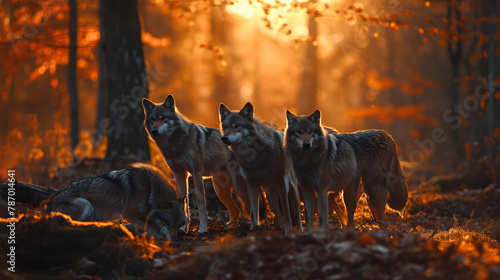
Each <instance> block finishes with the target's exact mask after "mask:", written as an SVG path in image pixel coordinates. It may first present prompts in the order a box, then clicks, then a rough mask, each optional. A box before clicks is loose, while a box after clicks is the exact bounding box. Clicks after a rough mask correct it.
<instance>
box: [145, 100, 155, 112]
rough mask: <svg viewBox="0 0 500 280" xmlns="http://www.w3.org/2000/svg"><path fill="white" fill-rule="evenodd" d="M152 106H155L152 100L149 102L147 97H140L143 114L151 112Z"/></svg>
mask: <svg viewBox="0 0 500 280" xmlns="http://www.w3.org/2000/svg"><path fill="white" fill-rule="evenodd" d="M154 107H155V104H154V103H153V102H151V101H150V100H149V99H147V98H143V99H142V108H144V114H145V115H147V114H149V112H151V110H153V109H154Z"/></svg>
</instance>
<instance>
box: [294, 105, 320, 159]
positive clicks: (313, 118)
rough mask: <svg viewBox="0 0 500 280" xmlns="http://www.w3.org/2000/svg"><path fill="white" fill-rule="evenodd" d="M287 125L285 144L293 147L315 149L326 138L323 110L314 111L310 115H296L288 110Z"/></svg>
mask: <svg viewBox="0 0 500 280" xmlns="http://www.w3.org/2000/svg"><path fill="white" fill-rule="evenodd" d="M286 119H287V127H286V130H285V134H286V136H285V146H286V147H288V148H292V149H304V150H309V149H314V148H316V147H317V146H318V145H319V144H320V142H321V141H322V140H324V138H325V131H324V129H323V126H322V125H321V112H320V111H319V110H316V111H314V113H312V114H311V115H309V116H296V115H294V114H293V113H291V112H290V111H288V110H287V111H286Z"/></svg>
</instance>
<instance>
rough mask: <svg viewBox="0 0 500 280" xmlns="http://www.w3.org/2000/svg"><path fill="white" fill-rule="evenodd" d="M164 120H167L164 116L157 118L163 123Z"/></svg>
mask: <svg viewBox="0 0 500 280" xmlns="http://www.w3.org/2000/svg"><path fill="white" fill-rule="evenodd" d="M166 118H167V117H165V116H160V117H159V119H160V121H164V120H165V119H166Z"/></svg>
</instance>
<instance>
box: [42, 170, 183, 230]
mask: <svg viewBox="0 0 500 280" xmlns="http://www.w3.org/2000/svg"><path fill="white" fill-rule="evenodd" d="M186 205H187V204H186V199H185V197H181V198H177V193H176V191H175V189H174V188H173V187H172V186H171V185H170V183H169V181H168V179H167V177H166V176H165V174H164V173H163V172H162V171H161V170H159V169H158V168H156V167H155V166H153V165H150V164H142V163H135V164H132V165H131V166H130V167H128V168H126V169H123V170H115V171H111V172H109V173H107V174H104V175H102V176H97V177H92V178H87V179H84V180H81V181H75V182H72V183H70V184H69V185H67V186H65V187H63V188H61V189H60V190H59V191H57V192H56V193H55V194H54V195H53V196H52V198H51V199H50V201H49V202H48V203H47V211H48V212H61V213H63V214H66V215H69V216H70V217H71V218H72V219H73V220H77V221H106V220H120V219H121V218H124V219H126V220H127V221H129V222H130V223H131V224H133V225H137V226H138V227H139V228H140V229H141V230H143V229H144V228H145V227H146V229H147V231H148V232H150V233H151V234H152V235H154V236H156V237H164V238H166V239H167V240H175V239H176V238H177V231H178V229H179V228H180V227H182V226H184V225H185V224H186V223H187V221H188V220H187V209H186ZM146 222H147V224H146ZM158 234H160V236H158Z"/></svg>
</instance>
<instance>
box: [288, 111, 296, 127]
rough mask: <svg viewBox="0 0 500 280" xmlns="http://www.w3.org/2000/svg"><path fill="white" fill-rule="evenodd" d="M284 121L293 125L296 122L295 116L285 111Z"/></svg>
mask: <svg viewBox="0 0 500 280" xmlns="http://www.w3.org/2000/svg"><path fill="white" fill-rule="evenodd" d="M286 120H287V122H288V124H289V125H290V124H293V123H295V122H296V121H297V116H296V115H294V114H293V113H292V112H290V111H288V110H286Z"/></svg>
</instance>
